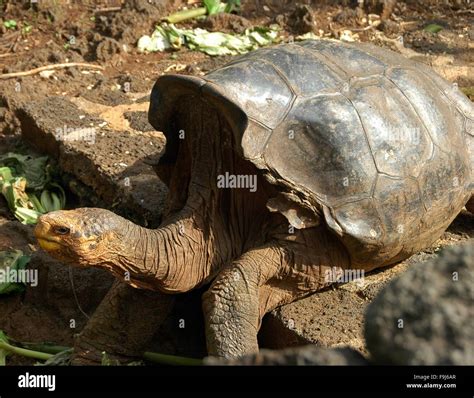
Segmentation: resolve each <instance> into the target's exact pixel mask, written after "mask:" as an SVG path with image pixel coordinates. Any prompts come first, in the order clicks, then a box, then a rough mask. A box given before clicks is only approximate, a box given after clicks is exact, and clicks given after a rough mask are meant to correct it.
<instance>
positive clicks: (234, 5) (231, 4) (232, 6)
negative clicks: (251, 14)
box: [224, 0, 241, 13]
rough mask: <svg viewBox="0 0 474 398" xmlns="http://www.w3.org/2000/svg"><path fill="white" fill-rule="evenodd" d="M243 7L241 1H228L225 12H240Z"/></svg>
mask: <svg viewBox="0 0 474 398" xmlns="http://www.w3.org/2000/svg"><path fill="white" fill-rule="evenodd" d="M240 7H241V4H240V0H227V2H226V5H225V9H224V12H227V13H229V12H232V11H239V10H240Z"/></svg>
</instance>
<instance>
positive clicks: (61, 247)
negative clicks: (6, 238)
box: [35, 208, 128, 266]
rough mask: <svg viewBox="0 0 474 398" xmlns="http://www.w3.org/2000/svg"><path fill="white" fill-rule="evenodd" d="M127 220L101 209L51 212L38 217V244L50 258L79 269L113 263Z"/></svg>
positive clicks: (36, 231) (125, 229) (36, 232)
mask: <svg viewBox="0 0 474 398" xmlns="http://www.w3.org/2000/svg"><path fill="white" fill-rule="evenodd" d="M127 223H128V221H127V220H125V219H123V218H122V217H120V216H118V215H116V214H114V213H112V212H110V211H108V210H105V209H98V208H81V209H75V210H67V211H55V212H51V213H48V214H45V215H43V216H41V217H40V219H39V221H38V224H37V226H36V228H35V236H36V238H37V239H38V243H39V245H40V246H41V248H43V249H44V250H46V251H47V252H48V253H50V254H51V255H52V256H53V257H56V258H57V259H59V260H61V261H64V262H66V263H73V264H77V265H81V266H98V265H100V264H103V263H104V262H113V261H114V259H113V258H112V257H113V253H114V252H115V253H116V252H117V249H118V247H117V245H120V243H121V242H122V239H121V238H122V237H123V236H124V233H126V231H127V225H126V224H127Z"/></svg>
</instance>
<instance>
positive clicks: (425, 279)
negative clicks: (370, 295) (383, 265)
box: [365, 240, 474, 365]
mask: <svg viewBox="0 0 474 398" xmlns="http://www.w3.org/2000/svg"><path fill="white" fill-rule="evenodd" d="M471 242H472V240H471ZM473 318H474V244H473V243H470V244H466V245H461V246H457V247H452V248H448V249H445V250H443V251H442V252H441V255H440V256H439V257H437V258H435V259H433V260H431V261H429V262H427V263H424V264H418V265H415V266H413V267H412V268H410V269H409V270H408V271H407V272H405V273H404V274H402V275H401V276H400V277H398V278H397V279H395V280H394V281H392V282H391V283H390V284H389V285H387V287H386V288H385V289H383V290H382V292H381V293H380V294H379V295H378V296H377V297H376V298H375V300H374V301H373V302H372V303H371V304H370V305H369V307H368V309H367V314H366V324H365V338H366V342H367V347H368V349H369V351H370V353H371V355H372V357H373V359H374V361H375V362H377V363H381V364H395V365H474V323H473Z"/></svg>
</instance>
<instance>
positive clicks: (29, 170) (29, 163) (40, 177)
mask: <svg viewBox="0 0 474 398" xmlns="http://www.w3.org/2000/svg"><path fill="white" fill-rule="evenodd" d="M47 163H48V157H47V156H40V157H36V158H35V157H31V156H28V155H21V154H18V153H11V152H10V153H7V154H5V155H3V156H0V165H4V166H7V167H10V169H11V170H12V171H13V174H14V175H15V176H23V177H25V178H26V180H27V181H28V185H27V188H28V189H35V190H36V189H43V188H44V187H45V186H46V184H47V183H48V182H49V181H50V179H51V177H50V176H49V172H48V171H49V170H48V168H47Z"/></svg>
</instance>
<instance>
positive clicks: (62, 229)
mask: <svg viewBox="0 0 474 398" xmlns="http://www.w3.org/2000/svg"><path fill="white" fill-rule="evenodd" d="M53 232H54V233H55V234H58V235H67V234H68V233H69V232H71V230H70V229H69V228H68V227H54V228H53Z"/></svg>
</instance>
